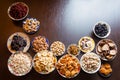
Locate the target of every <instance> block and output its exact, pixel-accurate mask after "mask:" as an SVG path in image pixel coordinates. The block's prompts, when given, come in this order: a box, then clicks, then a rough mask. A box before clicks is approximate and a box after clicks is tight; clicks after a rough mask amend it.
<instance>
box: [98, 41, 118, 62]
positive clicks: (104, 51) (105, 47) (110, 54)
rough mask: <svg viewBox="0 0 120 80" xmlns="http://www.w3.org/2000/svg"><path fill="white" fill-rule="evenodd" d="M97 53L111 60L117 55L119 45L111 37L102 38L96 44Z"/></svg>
mask: <svg viewBox="0 0 120 80" xmlns="http://www.w3.org/2000/svg"><path fill="white" fill-rule="evenodd" d="M96 53H97V54H98V55H99V56H100V58H101V59H102V60H105V61H111V60H113V59H114V58H115V57H116V54H117V46H116V44H115V42H114V41H112V40H110V39H103V40H100V41H99V42H98V44H97V46H96Z"/></svg>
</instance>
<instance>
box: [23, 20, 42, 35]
mask: <svg viewBox="0 0 120 80" xmlns="http://www.w3.org/2000/svg"><path fill="white" fill-rule="evenodd" d="M39 28H40V21H38V20H37V19H35V18H27V19H26V20H25V21H23V29H24V31H25V32H26V33H28V34H34V33H35V32H37V31H38V30H39Z"/></svg>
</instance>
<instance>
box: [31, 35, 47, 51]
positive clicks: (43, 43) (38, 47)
mask: <svg viewBox="0 0 120 80" xmlns="http://www.w3.org/2000/svg"><path fill="white" fill-rule="evenodd" d="M48 48H49V41H48V39H47V38H45V37H44V36H36V37H34V39H33V40H32V49H33V50H34V51H35V52H39V51H42V50H47V49H48Z"/></svg>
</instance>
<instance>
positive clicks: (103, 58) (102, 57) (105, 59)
mask: <svg viewBox="0 0 120 80" xmlns="http://www.w3.org/2000/svg"><path fill="white" fill-rule="evenodd" d="M103 40H105V41H111V42H112V43H113V44H114V45H115V50H116V54H115V55H114V56H113V57H112V58H111V59H107V58H105V56H102V55H100V53H99V51H98V46H99V44H100V43H101V42H102V41H103ZM96 53H97V54H98V56H99V57H100V58H101V59H102V60H104V61H112V60H113V59H114V58H115V57H116V55H117V45H116V44H115V42H114V41H112V40H111V39H102V40H100V41H99V42H98V43H97V45H96Z"/></svg>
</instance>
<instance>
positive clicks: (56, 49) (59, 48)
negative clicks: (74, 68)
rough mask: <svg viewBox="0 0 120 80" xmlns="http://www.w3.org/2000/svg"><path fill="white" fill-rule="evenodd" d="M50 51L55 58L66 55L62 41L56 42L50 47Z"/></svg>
mask: <svg viewBox="0 0 120 80" xmlns="http://www.w3.org/2000/svg"><path fill="white" fill-rule="evenodd" d="M50 50H51V51H52V52H53V54H54V55H55V56H61V55H63V54H64V53H65V45H64V43H62V42H61V41H54V42H53V43H52V44H51V46H50Z"/></svg>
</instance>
